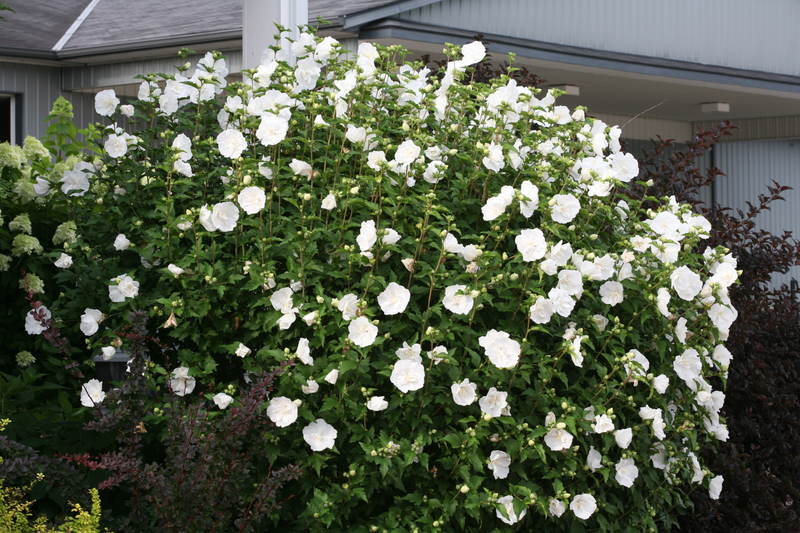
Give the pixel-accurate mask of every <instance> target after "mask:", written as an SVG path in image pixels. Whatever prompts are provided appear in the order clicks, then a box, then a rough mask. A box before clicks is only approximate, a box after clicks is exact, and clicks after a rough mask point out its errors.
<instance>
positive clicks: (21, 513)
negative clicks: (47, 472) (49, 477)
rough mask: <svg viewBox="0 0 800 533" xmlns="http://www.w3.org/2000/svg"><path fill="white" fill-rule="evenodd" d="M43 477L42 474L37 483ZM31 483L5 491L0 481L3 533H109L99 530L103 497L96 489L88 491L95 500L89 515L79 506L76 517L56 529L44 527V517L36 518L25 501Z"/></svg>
mask: <svg viewBox="0 0 800 533" xmlns="http://www.w3.org/2000/svg"><path fill="white" fill-rule="evenodd" d="M43 477H44V476H42V474H39V476H38V479H37V481H38V480H41V479H42V478H43ZM35 483H36V482H34V483H31V484H30V485H29V486H27V487H23V488H14V487H8V488H6V487H4V486H3V483H2V481H0V531H2V532H3V533H100V531H104V532H108V529H103V530H101V529H100V493H99V492H98V491H97V489H89V494H90V495H91V497H92V510H91V511H86V510H84V509H83V508H82V507H81V506H80V505H79V504H74V505H73V506H72V512H73V513H74V516H69V517H67V518H66V519H65V520H64V522H63V523H62V524H61V526H60V527H58V528H57V529H49V528H48V527H47V526H46V525H45V517H43V516H40V517H38V518H33V517H32V513H31V505H33V502H31V501H25V499H24V498H25V496H26V495H27V494H28V492H30V490H31V487H33V485H34V484H35Z"/></svg>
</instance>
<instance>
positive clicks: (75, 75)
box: [62, 50, 242, 90]
mask: <svg viewBox="0 0 800 533" xmlns="http://www.w3.org/2000/svg"><path fill="white" fill-rule="evenodd" d="M223 53H224V55H226V56H227V59H226V63H227V65H228V71H230V72H231V73H234V72H241V70H242V51H241V50H228V51H226V52H223ZM204 55H205V54H194V55H191V56H189V57H188V58H186V59H181V58H179V57H178V56H177V55H175V56H172V57H165V58H164V57H162V58H158V59H148V60H142V61H125V62H120V63H111V64H105V65H89V66H85V67H68V68H64V80H63V86H62V87H63V88H64V90H71V89H82V88H88V87H93V88H97V90H99V89H100V88H103V87H114V86H118V85H126V84H132V83H135V84H136V85H139V84H140V83H141V80H135V79H134V76H137V75H139V74H147V73H150V72H160V73H163V74H175V73H176V72H177V70H175V67H176V66H177V65H182V64H183V63H185V62H186V61H189V62H190V63H191V65H192V66H191V68H189V71H188V75H191V74H193V73H194V70H195V68H197V62H198V61H200V59H202V58H203V56H204Z"/></svg>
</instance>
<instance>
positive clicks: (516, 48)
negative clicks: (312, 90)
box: [359, 19, 800, 93]
mask: <svg viewBox="0 0 800 533" xmlns="http://www.w3.org/2000/svg"><path fill="white" fill-rule="evenodd" d="M477 33H481V34H483V35H484V37H485V39H486V40H487V41H488V42H490V43H491V44H492V52H495V53H501V54H505V53H508V52H513V53H515V54H517V55H518V56H520V57H525V58H529V59H540V60H546V61H553V62H557V63H567V64H573V65H581V66H587V67H595V68H602V69H609V70H619V71H624V72H632V73H636V74H647V75H653V76H664V77H669V78H679V79H688V80H694V81H701V82H706V83H721V84H725V85H739V86H745V87H752V88H757V89H767V90H773V91H782V92H791V93H800V77H798V76H789V75H786V74H774V73H771V72H759V71H754V70H744V69H736V68H730V67H720V66H716V65H702V64H699V63H691V62H688V61H678V60H674V59H664V58H659V57H648V56H640V55H634V54H626V53H621V52H609V51H606V50H595V49H590V48H581V47H577V46H569V45H561V44H555V43H548V42H544V41H534V40H531V39H522V38H518V37H509V36H506V35H495V34H489V33H484V32H479V31H477V30H462V29H459V28H448V27H444V26H433V25H428V24H421V23H418V22H411V21H406V20H398V19H386V20H381V21H378V22H376V23H374V24H370V25H368V26H365V27H363V28H362V29H361V33H360V34H359V39H360V40H370V41H371V40H376V39H405V40H409V41H418V42H427V43H435V44H444V43H446V42H455V43H458V42H459V41H463V42H465V43H466V42H469V41H472V40H474V39H475V35H476V34H477Z"/></svg>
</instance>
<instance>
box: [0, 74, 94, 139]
mask: <svg viewBox="0 0 800 533" xmlns="http://www.w3.org/2000/svg"><path fill="white" fill-rule="evenodd" d="M60 70H61V69H60V68H58V67H45V66H40V65H28V64H23V63H5V62H0V92H2V93H13V94H16V95H22V97H21V98H17V100H16V105H19V104H20V102H21V103H22V139H24V138H25V137H26V136H27V135H33V136H34V137H41V136H42V135H44V133H45V131H47V125H46V124H44V123H43V122H42V120H44V118H45V117H46V116H47V115H48V114H49V113H50V110H51V109H52V108H53V102H55V101H56V99H57V98H58V97H59V96H62V95H63V96H64V98H66V99H67V100H69V101H70V102H72V105H73V106H74V113H75V123H76V124H78V125H79V126H80V127H83V126H85V125H86V124H88V123H89V122H94V121H96V120H97V118H98V117H97V115H96V114H95V112H94V95H92V94H82V93H70V92H62V91H61V73H60ZM22 139H18V141H19V142H21V141H22Z"/></svg>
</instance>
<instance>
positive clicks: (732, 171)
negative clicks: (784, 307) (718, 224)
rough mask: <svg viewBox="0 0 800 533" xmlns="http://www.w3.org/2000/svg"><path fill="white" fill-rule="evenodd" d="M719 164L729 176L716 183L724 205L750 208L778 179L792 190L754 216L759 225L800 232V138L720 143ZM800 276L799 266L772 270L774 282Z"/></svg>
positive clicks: (775, 231) (799, 233)
mask: <svg viewBox="0 0 800 533" xmlns="http://www.w3.org/2000/svg"><path fill="white" fill-rule="evenodd" d="M717 166H718V167H719V168H720V170H722V171H723V172H724V173H725V174H726V175H727V178H722V179H720V181H719V182H718V184H717V198H718V201H719V203H720V204H721V205H723V206H728V207H732V208H734V213H735V212H736V211H735V210H736V209H741V210H742V211H745V212H746V210H747V202H748V201H750V202H751V203H753V204H756V202H757V200H758V195H759V194H764V195H768V194H769V193H768V191H767V186H768V185H771V184H772V180H775V181H776V182H778V183H779V184H781V185H787V186H789V187H792V188H793V190H790V191H786V192H785V193H784V194H783V197H784V201H782V202H780V201H779V202H774V203H773V204H772V205H771V210H770V211H765V212H763V213H761V214H760V215H759V216H758V217H757V218H756V220H755V222H756V227H757V228H758V229H764V230H766V231H769V232H771V233H773V234H775V235H781V234H783V231H784V230H789V231H792V232H793V234H794V235H795V237H797V236H800V210H799V209H797V205H798V203H800V174H798V173H799V172H800V171H798V169H800V141H797V140H767V141H763V140H762V141H739V142H729V143H723V144H720V145H719V151H718V153H717ZM793 278H794V279H798V280H800V267H792V268H791V270H790V272H789V273H788V274H773V276H772V283H773V285H775V286H778V285H780V284H782V283H787V284H788V283H789V282H790V281H791V279H793Z"/></svg>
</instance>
